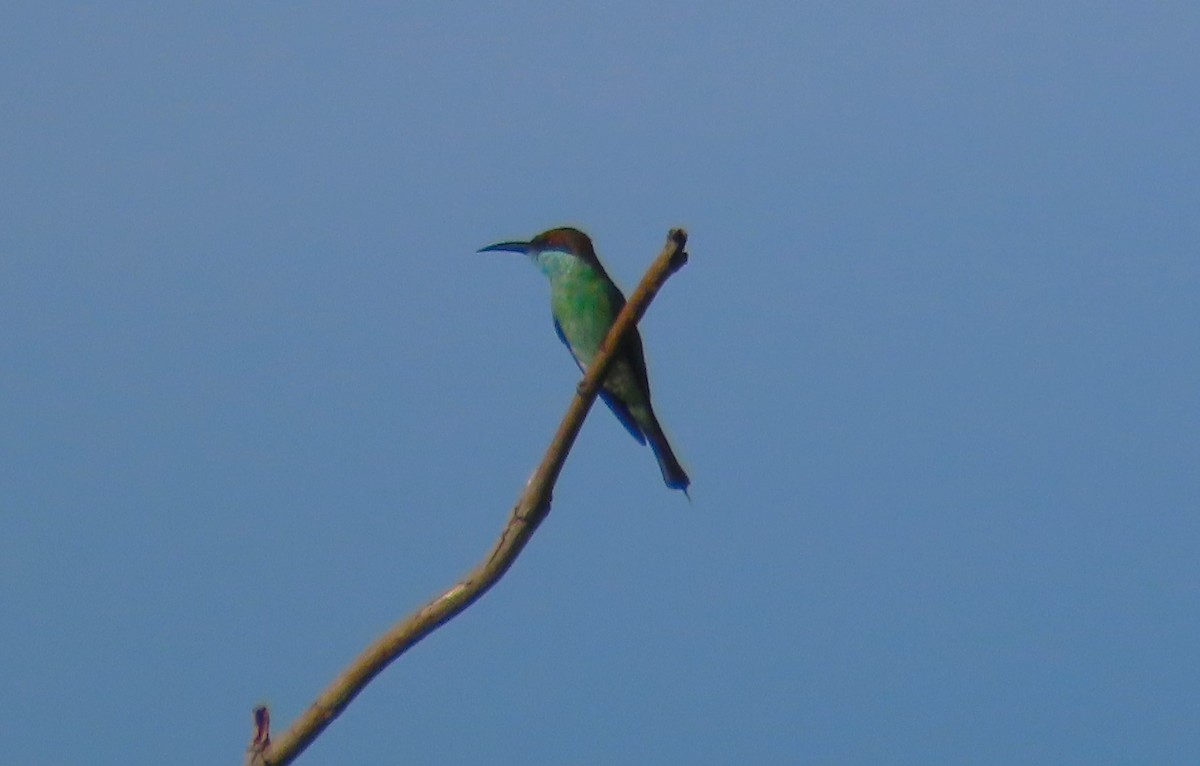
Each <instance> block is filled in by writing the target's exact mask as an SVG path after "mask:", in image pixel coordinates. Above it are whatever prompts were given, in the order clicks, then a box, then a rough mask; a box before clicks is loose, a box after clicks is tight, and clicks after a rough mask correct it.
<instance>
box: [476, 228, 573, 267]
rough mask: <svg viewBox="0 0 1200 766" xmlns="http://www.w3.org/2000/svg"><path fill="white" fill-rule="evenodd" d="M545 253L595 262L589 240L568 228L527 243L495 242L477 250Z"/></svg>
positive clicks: (545, 232)
mask: <svg viewBox="0 0 1200 766" xmlns="http://www.w3.org/2000/svg"><path fill="white" fill-rule="evenodd" d="M547 251H556V252H560V253H567V254H569V255H574V256H575V257H577V258H583V259H584V260H588V261H594V260H596V251H595V249H594V248H593V247H592V240H591V238H589V237H588V235H586V234H584V233H583V232H582V231H580V230H579V229H573V228H571V227H569V226H564V227H561V228H558V229H550V230H549V231H543V232H542V233H541V234H539V235H537V236H536V237H534V238H533V239H531V240H529V241H528V242H497V243H496V244H494V245H488V246H487V247H484V248H480V250H479V252H481V253H492V252H507V253H524V254H525V255H532V256H536V255H537V254H538V253H541V252H547Z"/></svg>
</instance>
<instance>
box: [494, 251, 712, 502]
mask: <svg viewBox="0 0 1200 766" xmlns="http://www.w3.org/2000/svg"><path fill="white" fill-rule="evenodd" d="M479 252H481V253H490V252H511V253H523V254H525V255H527V256H529V259H530V260H532V261H533V263H534V265H536V266H537V267H538V268H539V269H541V271H542V273H543V274H545V275H546V277H547V278H548V279H549V280H550V313H551V315H552V316H553V318H554V331H555V333H557V334H558V339H559V340H561V341H562V342H563V345H565V346H566V347H567V350H568V351H570V352H571V356H572V357H574V359H575V363H576V364H577V365H579V369H580V370H582V371H584V372H586V371H587V367H588V365H589V364H591V363H592V360H593V359H594V358H595V357H596V354H598V353H599V352H600V345H601V344H602V343H603V342H604V337H605V336H606V335H607V334H608V331H609V329H610V328H611V327H612V326H613V323H614V322H615V321H616V319H617V315H618V314H620V313H621V309H622V308H623V307H624V306H625V296H624V295H623V294H622V293H621V289H620V288H619V287H617V285H616V283H615V282H613V280H612V278H611V277H610V276H609V275H608V272H607V271H605V269H604V265H603V264H601V263H600V259H599V258H598V257H597V256H596V249H595V247H593V246H592V240H591V238H590V237H588V235H587V234H584V233H583V232H582V231H580V230H579V229H575V228H571V227H561V228H556V229H550V230H549V231H544V232H542V233H541V234H538V235H537V236H536V237H534V238H533V239H531V240H529V241H528V242H497V243H495V244H493V245H488V246H487V247H484V248H480V250H479ZM599 393H600V398H601V399H603V400H604V403H605V404H607V405H608V408H609V409H610V410H612V411H613V414H614V415H616V416H617V420H619V421H620V422H621V425H623V426H625V428H626V430H628V431H629V433H630V434H631V435H632V436H633V438H634V439H637V441H638V443H639V444H646V443H647V442H649V443H650V448H651V449H652V450H654V456H655V458H656V459H657V460H658V467H659V470H660V471H662V478H663V482H664V483H665V484H666V485H667V486H668V487H670V488H671V489H678V490H682V491H683V493H684V494H685V495H686V494H687V488H688V485H689V484H691V479H689V478H688V475H687V472H686V471H684V469H683V466H682V465H680V463H679V459H678V458H676V457H675V451H674V450H673V449H672V448H671V443H670V442H669V441H667V436H666V434H665V433H664V432H663V429H662V426H661V425H660V424H659V422H658V417H657V416H656V415H655V414H654V407H653V406H652V405H651V404H650V379H649V376H648V374H647V372H646V356H645V352H644V351H643V349H642V337H641V335H639V334H638V331H637V327H633V328H631V329H630V330H629V332H628V333H626V334H625V337H624V338H623V339H622V341H621V346H620V348H619V349H618V350H617V354H616V357H615V358H614V359H613V362H612V366H611V367H609V369H608V373H607V374H606V375H605V377H604V382H603V384H602V385H601V388H600V392H599Z"/></svg>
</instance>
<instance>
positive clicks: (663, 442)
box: [642, 415, 692, 495]
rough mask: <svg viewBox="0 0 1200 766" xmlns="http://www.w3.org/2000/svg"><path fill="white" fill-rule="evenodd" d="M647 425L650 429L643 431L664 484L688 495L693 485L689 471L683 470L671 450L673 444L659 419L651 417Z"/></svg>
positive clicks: (673, 451)
mask: <svg viewBox="0 0 1200 766" xmlns="http://www.w3.org/2000/svg"><path fill="white" fill-rule="evenodd" d="M646 425H648V426H650V427H649V428H646V427H643V429H642V430H643V431H644V432H645V434H646V441H648V442H650V449H652V450H654V457H656V458H658V468H659V470H660V471H662V477H663V482H664V483H665V484H666V485H667V486H668V487H670V488H671V489H679V490H683V494H685V495H686V494H687V488H688V485H689V484H691V483H692V480H691V479H689V478H688V475H687V471H685V470H683V466H682V465H680V464H679V458H677V457H675V450H673V449H671V443H670V442H669V441H667V435H666V434H665V433H663V430H662V426H660V425H659V424H658V419H657V418H655V417H654V416H653V415H651V418H650V422H649V423H647V424H646Z"/></svg>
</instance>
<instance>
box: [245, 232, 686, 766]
mask: <svg viewBox="0 0 1200 766" xmlns="http://www.w3.org/2000/svg"><path fill="white" fill-rule="evenodd" d="M686 244H687V233H686V232H685V231H684V230H683V229H672V230H671V232H670V234H669V235H668V236H667V244H666V246H665V247H664V248H663V250H662V252H661V253H660V254H659V256H658V258H657V259H656V260H655V261H654V263H653V264H651V266H650V270H649V271H647V272H646V276H645V277H643V278H642V281H641V283H640V284H639V285H638V287H637V289H636V290H634V291H633V294H632V295H630V296H629V301H628V302H627V303H626V304H625V308H624V309H623V310H622V311H621V313H620V314H619V315H618V316H617V319H616V321H615V322H614V323H613V326H612V328H611V329H610V330H609V332H608V335H607V336H606V337H605V339H604V343H603V345H601V347H600V352H599V353H598V354H597V355H596V358H595V359H594V360H593V361H592V365H591V367H589V368H588V371H587V374H585V375H584V376H583V380H582V381H581V382H580V384H579V387H578V390H577V391H576V394H575V397H574V398H573V399H572V401H571V404H570V406H569V407H568V408H567V414H566V415H565V416H564V417H563V421H562V424H561V425H560V426H559V427H558V432H557V433H556V434H555V435H554V440H553V441H552V442H551V443H550V447H549V449H548V450H547V451H546V455H545V457H543V458H542V462H541V464H540V465H539V466H538V468H537V471H535V472H534V474H533V476H532V477H531V478H530V479H529V482H528V483H527V484H526V486H525V491H524V492H522V493H521V496H520V498H518V499H517V503H516V505H515V506H514V507H513V509H512V512H511V513H510V514H509V517H508V523H507V524H506V525H505V527H504V531H503V532H501V533H500V538H499V539H498V540H497V541H496V544H495V546H494V547H493V548H492V550H491V551H490V552H489V553H488V555H487V556H486V557H485V558H484V559H483V561H482V562H480V563H479V564H478V565H477V566H476V567H475V568H474V569H472V570H471V571H470V572H468V573H467V575H466V576H465V577H463V578H462V579H461V580H459V581H458V582H457V583H456V584H455V585H454V586H453V587H452V588H450V589H449V590H447V591H446V592H444V593H442V594H441V595H439V596H437V597H436V598H434V599H433V600H432V601H430V602H429V603H427V604H425V606H423V607H421V608H420V609H418V610H417V611H415V612H413V613H412V614H410V615H409V616H408V617H405V618H404V619H403V620H401V621H400V622H398V623H396V624H395V625H393V626H392V627H391V628H390V629H389V630H388V631H387V632H386V633H384V634H383V636H381V637H380V638H379V639H378V640H376V641H375V643H373V644H371V646H369V647H367V649H366V651H364V652H363V653H362V654H361V655H359V656H358V658H357V659H355V660H354V662H353V663H352V664H351V665H350V667H348V668H347V669H346V670H345V671H344V672H343V673H342V674H341V675H340V676H338V677H337V678H336V679H334V681H333V683H332V684H330V685H329V687H328V688H327V689H326V690H325V691H324V692H322V693H321V695H320V696H319V697H318V698H317V700H316V702H314V703H313V704H312V706H311V707H309V708H308V710H306V711H305V712H304V713H303V714H302V715H301V716H300V717H299V718H298V719H296V721H295V723H293V724H292V726H291V727H290V728H289V729H288V730H287V731H285V732H283V733H282V734H281V735H279V736H278V738H270V737H269V735H268V733H267V727H268V726H269V724H267V723H266V721H268V720H269V719H268V718H267V713H266V709H265V708H263V709H262V710H261V713H260V712H259V710H258V709H256V711H255V715H256V721H257V724H256V736H255V741H254V742H253V743H252V744H251V747H250V750H249V752H248V754H247V759H246V762H247V763H248V764H250V765H251V766H285V764H289V763H291V762H292V761H293V760H295V758H296V756H298V755H300V753H302V752H303V751H304V749H305V748H306V747H308V746H309V745H310V744H312V742H313V740H315V739H316V738H317V737H318V736H319V735H320V734H321V732H322V731H324V730H325V727H326V726H328V725H329V724H331V723H332V722H333V720H334V719H335V718H337V717H338V716H339V715H340V714H341V713H342V711H343V710H345V709H346V706H347V705H349V704H350V702H351V700H353V699H354V698H355V697H356V696H358V694H359V692H361V691H362V690H363V689H364V688H365V687H366V685H367V684H368V683H370V681H371V679H373V678H374V677H375V676H377V675H379V673H381V672H382V671H383V669H384V668H386V667H387V666H388V665H389V664H390V663H391V662H392V661H393V660H395V659H396V658H397V657H399V656H400V655H401V654H403V653H404V652H405V651H407V650H408V649H409V648H410V647H412V646H413V645H415V644H416V643H417V642H418V641H420V640H421V639H423V638H425V637H426V636H428V635H429V634H430V633H432V632H433V631H435V630H437V629H438V628H439V627H441V626H442V625H443V624H445V623H446V622H448V621H449V620H451V619H453V618H454V617H455V616H456V615H458V614H459V613H460V612H462V611H463V610H464V609H466V608H467V607H468V606H470V605H471V604H473V603H474V602H475V601H476V600H477V599H478V598H479V597H480V596H482V595H483V594H484V593H486V592H487V591H488V590H489V589H491V587H492V586H493V585H495V584H496V583H497V582H498V581H499V580H500V578H501V577H503V576H504V573H505V572H507V571H508V569H509V567H511V566H512V565H513V562H514V561H516V558H517V556H518V555H519V554H520V553H521V550H522V549H523V548H524V547H525V544H526V543H528V542H529V539H530V537H532V535H533V533H534V531H536V530H537V528H538V525H539V524H541V523H542V521H544V520H545V518H546V516H547V515H548V514H549V513H550V502H551V496H552V493H553V490H554V484H555V482H557V481H558V474H559V472H560V471H561V470H562V467H563V463H565V462H566V459H567V453H568V452H570V450H571V446H572V445H573V444H574V443H575V437H576V436H577V435H578V434H579V429H580V428H581V427H582V426H583V420H584V418H585V417H586V416H587V413H588V410H589V409H590V408H591V406H592V403H593V402H594V401H595V399H596V394H597V393H598V391H599V390H600V381H602V380H603V379H604V375H605V373H606V372H607V370H608V367H609V365H610V364H611V363H612V360H613V356H614V352H615V350H616V348H617V347H618V346H619V344H620V341H621V338H622V337H623V336H624V335H625V333H627V332H628V331H629V329H630V328H632V327H633V326H634V325H636V324H637V323H638V321H639V320H640V319H641V318H642V316H643V315H644V314H645V313H646V309H647V307H649V305H650V301H652V300H654V296H655V295H656V294H657V293H658V291H659V289H660V288H661V287H662V286H663V284H665V283H666V281H667V278H668V277H670V276H671V275H672V274H674V273H675V272H676V271H678V270H679V269H680V268H682V267H683V265H684V264H685V263H687V253H686V252H685V250H684V246H685V245H686Z"/></svg>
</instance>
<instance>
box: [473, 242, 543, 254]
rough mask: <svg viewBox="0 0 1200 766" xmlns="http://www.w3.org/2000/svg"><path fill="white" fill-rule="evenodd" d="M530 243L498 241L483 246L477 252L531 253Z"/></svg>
mask: <svg viewBox="0 0 1200 766" xmlns="http://www.w3.org/2000/svg"><path fill="white" fill-rule="evenodd" d="M529 247H530V243H528V242H497V243H496V244H494V245H488V246H487V247H481V248H479V250H478V251H477V252H480V253H500V252H503V253H522V254H528V253H529Z"/></svg>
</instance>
